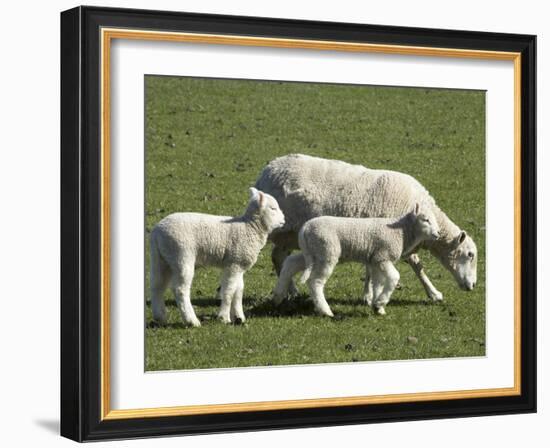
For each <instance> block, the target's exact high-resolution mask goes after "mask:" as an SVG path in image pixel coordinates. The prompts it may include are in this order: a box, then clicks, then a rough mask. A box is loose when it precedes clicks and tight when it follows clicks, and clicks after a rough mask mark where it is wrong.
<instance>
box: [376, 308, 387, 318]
mask: <svg viewBox="0 0 550 448" xmlns="http://www.w3.org/2000/svg"><path fill="white" fill-rule="evenodd" d="M376 314H378V315H379V316H385V315H386V310H385V309H384V307H383V306H379V307H377V308H376Z"/></svg>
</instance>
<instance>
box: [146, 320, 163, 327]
mask: <svg viewBox="0 0 550 448" xmlns="http://www.w3.org/2000/svg"><path fill="white" fill-rule="evenodd" d="M164 325H165V323H164V322H161V321H158V320H152V321H151V322H149V323H148V324H147V328H160V327H162V326H164Z"/></svg>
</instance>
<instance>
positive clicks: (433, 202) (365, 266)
mask: <svg viewBox="0 0 550 448" xmlns="http://www.w3.org/2000/svg"><path fill="white" fill-rule="evenodd" d="M61 25H62V26H61V34H62V39H61V62H62V64H61V79H62V83H61V87H62V88H61V111H62V115H61V123H62V135H61V173H62V176H61V177H62V178H61V180H62V188H61V204H62V213H61V223H62V226H61V235H62V247H61V254H62V257H61V272H62V275H61V279H62V285H61V286H62V287H61V302H62V306H61V322H62V326H61V355H62V358H61V433H62V435H64V436H65V437H69V438H71V439H73V440H78V441H88V440H104V439H121V438H143V437H158V436H163V435H184V434H198V433H201V434H202V433H210V432H231V431H247V430H270V429H282V428H299V427H315V426H329V425H341V424H357V423H375V422H389V421H402V420H416V419H433V418H449V417H472V416H481V415H499V414H509V413H527V412H535V411H536V351H537V347H536V331H537V330H536V300H535V298H536V272H537V270H536V258H537V257H536V162H535V158H536V157H535V156H536V148H535V129H536V117H535V111H536V109H535V95H536V73H535V62H536V61H535V55H536V49H535V45H536V37H535V36H530V35H517V34H501V33H499V34H496V33H480V32H476V31H453V30H443V29H422V28H406V27H395V26H385V25H384V26H381V25H366V24H352V23H332V22H311V21H304V20H301V21H293V20H285V19H275V18H273V19H271V18H270V19H267V18H257V17H236V16H213V15H204V14H190V13H182V12H171V11H138V10H122V9H109V8H97V7H77V8H73V9H71V10H69V11H65V12H63V13H62V15H61ZM335 379H336V380H335ZM266 384H267V385H268V386H267V387H266ZM228 385H230V387H228Z"/></svg>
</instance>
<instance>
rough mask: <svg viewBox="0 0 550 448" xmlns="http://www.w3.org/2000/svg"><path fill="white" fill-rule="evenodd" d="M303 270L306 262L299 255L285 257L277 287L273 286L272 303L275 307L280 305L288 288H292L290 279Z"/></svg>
mask: <svg viewBox="0 0 550 448" xmlns="http://www.w3.org/2000/svg"><path fill="white" fill-rule="evenodd" d="M305 268H306V262H305V259H304V256H303V255H302V254H301V253H298V254H294V255H289V256H288V257H286V260H285V262H284V263H283V267H282V269H281V273H280V274H279V278H278V280H277V285H275V289H274V290H273V302H274V303H275V305H280V304H281V302H282V301H283V300H284V299H285V298H286V297H287V295H288V291H289V289H290V287H291V286H293V280H292V277H294V276H295V275H296V274H297V273H298V272H302V271H303V270H304V269H305Z"/></svg>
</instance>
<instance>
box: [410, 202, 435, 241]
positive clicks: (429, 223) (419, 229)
mask: <svg viewBox="0 0 550 448" xmlns="http://www.w3.org/2000/svg"><path fill="white" fill-rule="evenodd" d="M413 216H414V220H415V222H414V230H415V235H416V236H417V237H418V238H419V239H421V240H423V241H433V240H436V239H438V238H439V225H438V224H437V220H436V219H435V215H434V214H433V213H432V212H431V211H430V210H421V209H419V206H418V205H417V206H416V207H415V210H414V212H413Z"/></svg>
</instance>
